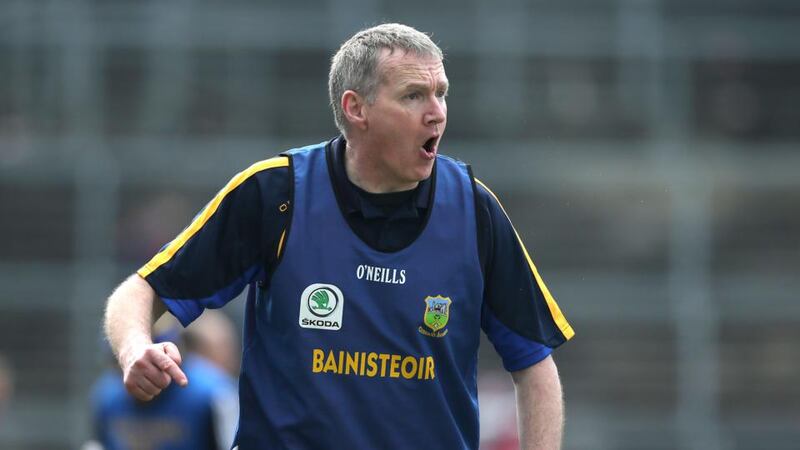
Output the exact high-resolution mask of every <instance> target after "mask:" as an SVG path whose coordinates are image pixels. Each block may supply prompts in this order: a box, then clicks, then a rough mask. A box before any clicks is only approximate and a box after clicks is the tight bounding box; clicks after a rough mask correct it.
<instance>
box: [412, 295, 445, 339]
mask: <svg viewBox="0 0 800 450" xmlns="http://www.w3.org/2000/svg"><path fill="white" fill-rule="evenodd" d="M451 303H453V302H452V301H451V300H450V298H449V297H443V296H441V295H437V296H435V297H431V296H428V297H425V313H424V315H423V316H422V325H420V327H419V330H418V331H419V332H420V333H422V334H424V335H425V336H431V337H444V335H446V334H447V328H445V327H446V326H447V322H449V321H450V304H451Z"/></svg>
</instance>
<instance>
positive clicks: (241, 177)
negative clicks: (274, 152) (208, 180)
mask: <svg viewBox="0 0 800 450" xmlns="http://www.w3.org/2000/svg"><path fill="white" fill-rule="evenodd" d="M288 168H289V157H288V156H284V155H281V156H276V157H274V158H269V159H265V160H262V161H258V162H256V163H254V164H252V165H250V167H248V168H246V169H245V170H243V171H241V172H239V173H238V174H236V175H235V176H234V177H233V178H232V179H231V181H229V182H228V186H230V187H231V188H235V187H236V186H238V185H240V184H242V183H243V182H245V181H246V180H248V179H251V178H253V177H261V176H265V175H275V174H279V173H280V172H284V171H286V170H288ZM228 186H226V187H228Z"/></svg>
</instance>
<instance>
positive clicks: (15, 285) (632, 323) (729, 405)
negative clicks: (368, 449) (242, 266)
mask: <svg viewBox="0 0 800 450" xmlns="http://www.w3.org/2000/svg"><path fill="white" fill-rule="evenodd" d="M383 21H399V22H404V23H407V24H409V25H412V26H414V27H417V28H418V29H420V30H423V31H427V32H432V33H433V38H434V40H435V41H436V42H438V43H439V44H440V45H441V46H442V48H443V49H444V50H445V52H446V55H447V57H446V62H445V67H446V70H447V75H448V77H449V79H450V83H451V91H450V92H451V95H450V97H449V98H448V104H449V123H448V131H447V134H446V136H445V141H444V143H443V150H442V151H443V152H444V153H447V154H450V155H453V156H457V157H459V158H462V159H464V160H466V161H468V162H471V163H472V164H473V165H474V167H475V173H476V175H477V176H478V177H479V178H480V179H482V180H483V181H484V182H486V183H487V184H488V185H489V186H491V187H492V188H493V189H494V190H495V191H496V192H497V193H498V195H499V196H500V198H501V199H502V200H503V202H504V204H505V206H506V209H507V210H508V211H509V214H510V215H511V218H512V220H513V221H514V223H515V225H516V226H517V228H518V229H519V231H520V233H521V234H522V236H523V238H524V240H525V242H526V244H527V246H528V248H529V250H530V251H531V253H532V256H533V259H534V261H535V262H536V264H537V266H538V268H539V271H540V272H541V274H542V276H543V277H544V279H545V281H546V282H547V283H548V285H549V287H550V289H551V291H552V292H553V293H554V295H555V297H556V299H557V300H558V302H559V304H560V306H561V307H562V309H563V311H564V313H565V315H566V316H567V318H568V319H569V321H570V322H571V323H572V325H573V326H574V328H575V330H576V332H577V335H576V337H575V339H574V340H573V341H571V342H569V343H568V344H566V345H564V346H563V347H562V348H560V349H559V350H558V351H557V352H556V354H555V358H556V360H557V362H558V365H559V368H560V371H561V374H562V378H563V383H564V387H565V394H566V405H567V426H566V441H565V449H575V450H577V449H586V450H590V449H591V450H605V449H608V450H610V449H631V450H634V449H664V450H667V449H704V450H708V449H711V450H715V449H797V448H800V444H798V442H800V387H799V386H800V384H799V383H798V381H800V331H798V325H800V302H798V295H797V292H798V291H800V277H798V276H797V275H798V268H800V210H799V208H798V207H799V206H800V173H799V172H800V152H798V144H800V106H798V105H800V3H798V2H796V1H793V0H759V1H756V0H751V1H745V0H728V1H724V2H722V1H712V0H662V1H659V0H614V1H612V0H580V1H576V0H569V1H563V2H551V1H540V0H535V1H530V0H511V1H508V0H500V1H493V2H488V1H480V0H458V1H456V0H447V1H441V2H436V8H435V9H434V8H433V6H432V4H430V3H429V2H428V1H424V0H406V1H402V2H399V1H388V0H373V1H370V0H315V1H311V0H304V1H296V0H295V1H289V0H280V1H270V2H262V1H255V0H235V1H218V0H216V1H214V0H174V1H169V2H163V1H149V0H136V1H134V0H113V1H112V0H103V1H100V0H83V1H79V0H72V1H65V0H53V1H43V0H2V1H0V448H3V449H23V450H27V449H70V448H77V447H78V446H80V445H81V443H83V442H84V441H85V440H87V439H88V438H89V437H90V433H91V420H90V418H89V402H88V397H89V390H90V387H91V385H92V383H93V382H94V380H95V379H96V378H97V377H98V375H99V374H100V372H101V370H102V369H103V365H104V356H103V350H102V345H101V342H100V323H101V316H102V311H103V305H104V301H105V298H106V297H107V295H108V294H109V293H110V292H111V290H112V289H113V288H114V286H115V285H116V284H117V283H119V282H120V281H121V280H122V279H123V278H124V277H125V276H127V275H128V274H130V273H131V272H133V271H134V270H135V269H137V268H138V267H139V266H140V265H141V264H142V263H144V262H145V261H146V260H148V259H149V258H150V257H151V256H152V255H153V254H154V253H155V252H156V251H157V250H158V248H159V247H160V246H161V245H162V244H164V243H165V242H168V241H169V240H171V239H172V238H173V237H174V236H175V235H176V234H177V233H178V232H179V231H180V230H181V229H182V228H183V227H184V226H185V225H186V224H188V223H189V221H190V220H191V218H192V217H193V215H194V214H195V213H196V212H197V211H198V210H200V208H202V207H203V205H204V204H205V202H206V201H208V200H209V199H210V198H211V197H212V196H213V195H214V193H215V192H216V191H217V190H218V189H219V188H221V187H222V186H223V185H224V184H225V183H226V182H227V180H228V179H229V178H230V177H232V176H233V175H234V174H235V173H236V172H238V171H239V170H242V169H244V168H245V167H247V166H248V165H249V164H251V163H252V162H255V161H258V160H261V159H266V158H268V157H271V156H273V155H275V154H277V153H278V152H280V151H282V150H284V149H287V148H291V147H296V146H301V145H305V144H310V143H316V142H319V141H322V140H325V139H329V138H331V137H333V136H334V135H335V134H336V129H335V127H334V125H333V120H332V116H331V113H330V111H329V108H328V98H327V86H326V83H327V71H328V63H329V60H330V57H331V55H332V53H333V52H334V51H335V50H336V49H337V48H338V46H339V44H340V43H341V42H342V41H343V40H345V39H346V38H347V37H349V36H350V35H352V34H353V33H354V32H355V31H357V30H359V29H361V28H364V27H366V26H370V25H374V24H377V23H380V22H383ZM243 304H244V302H243V301H237V302H234V303H232V304H231V305H230V306H228V307H226V309H225V313H226V314H228V315H229V317H231V318H232V319H233V320H234V322H235V323H237V324H241V313H242V306H243ZM480 356H481V366H482V370H481V376H480V378H481V384H482V386H483V388H482V390H481V402H482V407H483V408H482V421H483V422H484V427H483V439H484V443H483V445H482V448H486V449H500V448H513V445H514V436H513V433H514V429H515V426H514V407H513V388H512V385H511V382H510V378H509V377H508V375H507V374H505V373H504V372H503V371H502V368H501V366H500V363H499V361H498V359H497V357H496V356H495V354H494V351H493V349H492V348H491V345H487V344H484V345H483V346H482V349H481V355H480ZM509 443H510V444H511V445H512V447H507V446H506V447H504V445H508V444H509Z"/></svg>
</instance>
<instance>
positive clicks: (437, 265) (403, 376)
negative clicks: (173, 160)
mask: <svg viewBox="0 0 800 450" xmlns="http://www.w3.org/2000/svg"><path fill="white" fill-rule="evenodd" d="M442 60H443V56H442V52H441V50H440V49H439V48H438V47H437V46H436V45H435V44H434V43H433V42H432V41H431V40H430V38H429V37H428V36H427V35H425V34H423V33H420V32H418V31H416V30H414V29H413V28H410V27H407V26H403V25H398V24H384V25H380V26H377V27H373V28H370V29H367V30H363V31H361V32H359V33H357V34H356V35H355V36H353V37H352V38H350V39H349V40H348V41H346V42H345V43H344V44H343V45H342V47H341V48H340V49H339V51H338V52H337V53H336V55H335V56H334V57H333V60H332V64H331V71H330V77H329V88H330V97H331V105H332V107H333V111H334V117H335V120H336V124H337V126H338V127H339V129H340V130H341V132H342V136H340V137H338V138H336V139H333V140H332V141H329V142H327V143H321V144H318V145H313V146H309V147H304V148H301V149H295V150H292V151H289V152H286V153H284V154H283V155H282V156H279V157H277V158H272V159H269V160H266V161H262V162H260V163H256V164H254V165H253V166H251V167H250V168H248V169H247V170H245V171H244V172H242V173H240V174H239V175H237V176H236V177H234V178H233V179H232V180H231V181H230V182H229V183H228V185H227V186H225V187H224V188H223V189H222V191H220V192H219V193H218V194H217V196H216V197H215V198H214V199H213V200H212V201H211V202H210V203H209V204H208V205H207V206H206V207H205V209H204V210H203V211H202V213H201V214H199V215H198V216H197V217H196V218H195V220H194V221H193V222H192V224H191V225H189V227H187V228H186V229H185V230H184V231H183V232H182V233H181V234H180V235H179V236H178V237H177V238H176V239H175V240H174V241H172V242H171V243H170V244H169V245H168V246H166V247H165V248H164V249H163V250H162V251H161V252H160V253H159V254H157V255H156V256H155V257H154V258H153V259H152V260H151V261H150V262H148V263H147V264H146V265H145V266H144V267H142V268H141V269H140V270H139V271H138V274H135V275H133V276H131V277H130V278H129V279H128V280H126V281H125V282H123V284H122V285H121V286H120V287H119V288H118V289H117V290H116V291H115V292H114V294H112V296H111V297H110V299H109V302H108V307H107V313H106V329H107V333H108V336H109V340H110V342H111V343H112V346H113V348H114V349H115V350H116V352H117V354H118V357H119V361H120V365H121V367H122V368H123V371H124V378H125V384H126V386H127V387H128V389H129V392H131V393H132V394H133V395H135V396H137V397H138V398H141V399H144V400H147V399H152V398H153V397H155V396H156V395H158V393H159V392H160V390H161V389H163V388H164V387H165V386H166V385H167V384H169V383H170V381H175V382H177V383H178V384H181V385H185V384H186V383H187V378H186V376H185V374H184V373H183V372H182V371H181V370H180V368H179V363H180V356H179V354H178V352H177V350H176V349H175V347H174V346H172V345H169V344H162V345H158V344H153V343H152V342H151V340H150V335H149V325H150V321H151V320H152V317H153V316H154V315H155V316H158V315H160V314H161V313H162V312H163V311H164V310H165V306H166V309H168V310H169V311H170V312H171V313H172V314H174V315H175V316H176V317H178V319H179V320H180V321H181V322H182V323H183V324H184V325H186V324H188V323H190V322H191V321H192V320H193V319H194V318H196V317H197V316H199V315H200V314H201V313H202V311H203V309H205V308H216V307H219V306H221V305H222V304H224V303H226V302H227V301H229V300H230V299H232V298H233V297H235V296H236V295H237V294H238V293H239V292H240V291H241V290H242V289H243V288H244V286H246V285H249V286H250V288H249V291H248V300H247V309H246V318H245V331H244V352H243V358H242V371H241V376H240V389H239V393H240V423H239V429H238V434H237V438H236V443H237V444H238V445H239V447H240V448H242V449H251V448H270V449H306V448H314V449H316V448H347V449H372V448H382V449H390V448H397V449H407V448H426V449H438V448H441V449H456V448H469V449H475V448H477V447H478V410H477V406H478V405H477V392H476V390H477V388H476V377H477V373H476V363H477V349H478V342H479V334H480V329H481V328H483V330H484V331H485V332H486V333H487V335H488V336H489V338H490V339H491V340H492V342H493V343H494V345H495V347H496V349H497V350H498V352H499V353H500V355H501V357H502V358H503V362H504V365H505V367H506V369H507V370H509V371H510V372H511V373H512V377H513V380H514V383H515V386H516V388H517V403H518V411H519V414H518V417H519V428H520V432H521V439H522V446H523V447H524V448H527V449H557V448H559V447H560V442H561V432H562V421H563V411H562V399H561V386H560V382H559V380H558V374H557V371H556V367H555V364H554V363H553V360H552V358H551V357H550V351H551V350H550V349H551V348H552V347H556V346H558V345H560V344H561V343H563V342H564V341H566V340H567V339H569V338H571V337H572V335H573V334H574V333H573V331H572V328H571V327H570V325H569V324H568V323H567V322H566V320H565V319H564V317H563V315H562V314H561V311H560V310H559V308H558V305H556V303H555V301H554V300H553V298H552V297H551V295H550V293H549V292H548V291H547V288H546V287H545V286H544V284H543V283H542V281H541V279H540V277H539V275H538V273H537V272H536V269H535V267H534V266H533V263H532V262H531V261H530V258H529V257H528V254H527V251H526V250H525V248H524V246H523V245H522V243H521V241H520V240H519V238H518V236H517V235H516V232H515V231H514V229H513V227H512V225H511V223H510V221H509V220H508V218H507V217H506V215H505V213H504V212H503V211H502V208H501V207H500V205H499V203H498V201H497V200H496V198H494V195H493V194H492V193H491V192H490V191H489V190H488V188H486V187H485V186H484V185H483V184H482V183H480V182H477V180H474V179H473V178H472V175H471V171H470V169H469V168H468V166H466V165H465V164H463V163H460V162H457V161H455V160H452V159H450V158H447V157H444V156H440V155H438V149H439V144H440V142H441V138H442V134H443V133H444V130H445V126H446V123H447V104H446V100H445V99H446V96H447V89H448V80H447V77H446V74H445V71H444V66H443V62H442ZM159 299H160V300H159Z"/></svg>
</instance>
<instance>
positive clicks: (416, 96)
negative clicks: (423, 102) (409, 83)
mask: <svg viewBox="0 0 800 450" xmlns="http://www.w3.org/2000/svg"><path fill="white" fill-rule="evenodd" d="M406 98H407V99H409V100H418V99H420V98H422V94H420V93H419V92H418V91H414V92H411V93H409V94H406Z"/></svg>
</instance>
